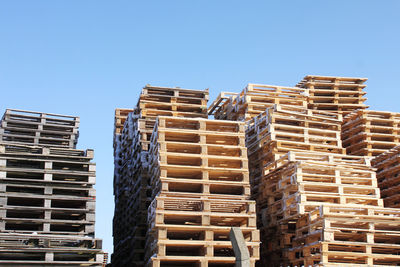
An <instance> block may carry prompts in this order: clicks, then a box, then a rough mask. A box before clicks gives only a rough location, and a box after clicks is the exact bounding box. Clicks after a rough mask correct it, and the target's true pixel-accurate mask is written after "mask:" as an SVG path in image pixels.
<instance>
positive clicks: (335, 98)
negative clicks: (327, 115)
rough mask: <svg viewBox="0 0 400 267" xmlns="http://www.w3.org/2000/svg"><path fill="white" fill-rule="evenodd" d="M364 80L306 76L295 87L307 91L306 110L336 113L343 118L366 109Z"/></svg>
mask: <svg viewBox="0 0 400 267" xmlns="http://www.w3.org/2000/svg"><path fill="white" fill-rule="evenodd" d="M365 81H367V79H366V78H351V77H330V76H316V75H307V76H306V77H304V78H303V80H301V81H300V82H299V83H298V84H297V85H296V87H301V88H305V89H308V94H309V95H308V99H307V102H308V108H310V109H316V110H324V111H329V112H338V113H340V114H342V115H343V116H345V115H347V114H349V113H351V112H352V111H354V110H357V109H366V108H367V107H368V106H367V105H365V104H364V102H365V101H366V100H367V98H365V97H364V95H365V94H366V92H364V91H363V89H364V88H365V87H366V85H365V84H364V83H365Z"/></svg>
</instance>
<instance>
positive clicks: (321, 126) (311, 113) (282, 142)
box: [246, 105, 345, 194]
mask: <svg viewBox="0 0 400 267" xmlns="http://www.w3.org/2000/svg"><path fill="white" fill-rule="evenodd" d="M341 122H342V118H341V115H339V114H337V113H328V112H323V111H318V110H310V109H307V108H304V107H297V106H285V105H274V106H272V107H270V108H267V110H266V111H264V112H263V113H261V114H259V115H258V116H257V117H254V118H253V119H252V120H250V121H249V122H248V127H247V129H246V147H247V148H248V158H249V162H250V164H249V168H250V181H251V183H252V190H253V194H257V188H258V184H259V180H260V179H261V178H262V177H263V176H264V173H263V170H264V167H265V166H267V165H269V164H274V162H276V161H277V160H278V159H279V158H280V157H281V156H283V155H284V154H286V153H287V152H289V151H317V152H326V153H337V154H344V153H345V150H344V149H343V148H342V146H341V140H340V133H341Z"/></svg>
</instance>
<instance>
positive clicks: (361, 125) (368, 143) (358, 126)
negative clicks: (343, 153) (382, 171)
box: [342, 110, 400, 156]
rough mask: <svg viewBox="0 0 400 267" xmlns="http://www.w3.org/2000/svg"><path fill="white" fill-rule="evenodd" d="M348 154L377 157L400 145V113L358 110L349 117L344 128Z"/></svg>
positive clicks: (343, 132)
mask: <svg viewBox="0 0 400 267" xmlns="http://www.w3.org/2000/svg"><path fill="white" fill-rule="evenodd" d="M342 142H343V147H345V148H346V150H347V154H349V155H359V156H377V155H379V154H381V153H383V152H385V151H388V150H390V149H391V148H394V147H395V146H397V145H400V113H395V112H387V111H374V110H357V111H354V112H352V113H351V114H349V115H347V116H346V117H345V118H344V121H343V128H342Z"/></svg>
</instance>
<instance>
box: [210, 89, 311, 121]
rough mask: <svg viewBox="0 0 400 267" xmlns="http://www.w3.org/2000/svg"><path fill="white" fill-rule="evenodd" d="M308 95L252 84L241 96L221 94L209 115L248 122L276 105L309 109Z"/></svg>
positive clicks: (220, 118) (304, 92)
mask: <svg viewBox="0 0 400 267" xmlns="http://www.w3.org/2000/svg"><path fill="white" fill-rule="evenodd" d="M307 95H308V93H307V90H306V89H302V88H295V87H283V86H275V85H263V84H252V83H250V84H248V85H247V86H246V88H244V89H243V91H242V92H241V93H240V94H236V93H228V92H224V93H221V94H220V95H219V96H218V97H217V99H216V100H215V101H214V102H213V103H212V104H211V106H210V107H209V109H208V113H209V115H214V118H215V119H219V120H234V121H236V120H240V121H247V120H250V119H251V118H253V117H255V116H257V115H258V114H260V113H262V112H264V111H265V109H266V108H268V107H271V106H273V105H275V104H281V105H291V106H298V107H307Z"/></svg>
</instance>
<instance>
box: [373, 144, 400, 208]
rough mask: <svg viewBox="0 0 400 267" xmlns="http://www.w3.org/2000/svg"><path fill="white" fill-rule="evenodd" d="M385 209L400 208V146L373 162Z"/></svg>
mask: <svg viewBox="0 0 400 267" xmlns="http://www.w3.org/2000/svg"><path fill="white" fill-rule="evenodd" d="M372 166H373V167H374V168H376V175H377V179H378V185H379V188H380V189H381V195H382V198H383V200H384V202H385V207H391V208H400V146H397V147H395V148H393V149H391V150H389V151H387V152H385V153H382V154H380V155H379V156H377V157H375V158H374V159H373V160H372Z"/></svg>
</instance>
